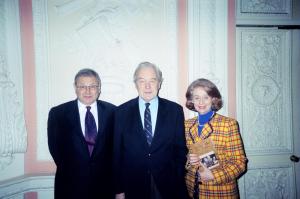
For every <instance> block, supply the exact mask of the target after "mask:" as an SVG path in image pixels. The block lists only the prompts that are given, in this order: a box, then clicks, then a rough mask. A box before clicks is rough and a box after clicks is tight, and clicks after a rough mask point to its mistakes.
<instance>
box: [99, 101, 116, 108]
mask: <svg viewBox="0 0 300 199" xmlns="http://www.w3.org/2000/svg"><path fill="white" fill-rule="evenodd" d="M97 103H99V104H100V105H103V106H104V107H107V108H109V109H115V108H116V105H114V104H112V103H110V102H107V101H103V100H98V102H97Z"/></svg>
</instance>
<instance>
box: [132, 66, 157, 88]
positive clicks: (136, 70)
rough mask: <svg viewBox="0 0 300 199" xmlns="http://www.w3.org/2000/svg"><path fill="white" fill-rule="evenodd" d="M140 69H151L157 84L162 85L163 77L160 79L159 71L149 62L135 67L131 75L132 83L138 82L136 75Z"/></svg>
mask: <svg viewBox="0 0 300 199" xmlns="http://www.w3.org/2000/svg"><path fill="white" fill-rule="evenodd" d="M142 68H153V69H154V71H155V74H156V78H157V81H158V83H159V84H161V83H162V81H163V77H162V72H161V70H160V69H159V68H158V67H157V66H156V65H155V64H153V63H151V62H142V63H140V64H139V65H138V66H137V68H136V69H135V71H134V74H133V81H134V83H136V81H137V80H138V73H139V71H140V70H141V69H142Z"/></svg>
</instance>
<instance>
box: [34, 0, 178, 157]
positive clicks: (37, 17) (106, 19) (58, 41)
mask: <svg viewBox="0 0 300 199" xmlns="http://www.w3.org/2000/svg"><path fill="white" fill-rule="evenodd" d="M33 16H34V17H33V18H34V37H35V55H36V78H37V81H36V85H37V109H38V116H37V118H38V150H37V151H38V158H39V159H40V160H48V159H51V158H50V156H49V153H48V149H47V142H46V141H47V138H46V126H47V115H48V111H49V109H50V107H51V106H54V105H57V104H60V103H63V102H65V101H69V100H73V99H75V98H76V96H75V93H74V88H73V81H74V80H73V79H74V76H75V74H76V72H77V71H78V70H79V69H81V68H85V67H90V68H93V69H95V70H96V71H97V72H99V75H100V78H101V80H102V88H101V89H102V92H101V96H100V99H103V100H107V101H110V102H112V103H114V104H116V105H119V104H121V103H123V102H125V101H126V100H128V99H130V98H133V97H136V96H137V93H136V90H135V87H134V83H133V72H134V69H135V68H136V66H137V65H138V64H139V63H140V62H143V61H150V62H153V63H155V64H157V65H158V66H159V67H160V68H161V70H162V72H163V76H164V82H163V85H162V89H161V91H160V96H162V97H166V98H169V99H171V100H174V101H177V100H178V95H177V88H178V87H177V84H178V81H177V76H178V74H177V35H176V34H177V33H176V32H177V1H176V0H154V1H153V0H151V1H150V0H145V1H140V0H132V1H119V0H116V1H107V0H96V1H95V0H87V1H78V0H71V1H70V0H63V1H61V0H50V1H46V0H39V1H37V0H33Z"/></svg>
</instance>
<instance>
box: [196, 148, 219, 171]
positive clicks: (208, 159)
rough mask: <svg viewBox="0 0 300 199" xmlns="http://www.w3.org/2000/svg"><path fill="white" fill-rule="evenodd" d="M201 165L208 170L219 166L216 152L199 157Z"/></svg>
mask: <svg viewBox="0 0 300 199" xmlns="http://www.w3.org/2000/svg"><path fill="white" fill-rule="evenodd" d="M199 157H200V161H201V163H202V164H203V165H204V166H206V167H207V168H208V169H213V168H215V167H217V166H219V161H218V159H217V156H216V154H215V152H214V151H210V152H208V153H205V154H202V155H200V156H199Z"/></svg>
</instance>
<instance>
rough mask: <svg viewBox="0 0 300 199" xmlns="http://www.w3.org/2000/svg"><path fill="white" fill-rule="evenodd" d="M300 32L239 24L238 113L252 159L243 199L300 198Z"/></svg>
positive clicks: (243, 180)
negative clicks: (298, 158) (298, 161)
mask: <svg viewBox="0 0 300 199" xmlns="http://www.w3.org/2000/svg"><path fill="white" fill-rule="evenodd" d="M299 35H300V34H299V31H298V30H279V29H277V28H237V40H236V43H237V48H236V52H237V55H236V57H237V102H238V106H237V110H238V111H237V112H238V120H239V122H240V128H241V133H242V136H243V141H244V146H245V150H246V153H247V156H248V159H249V162H248V171H247V173H246V174H245V175H244V176H243V177H242V178H241V179H240V180H239V187H240V192H241V198H270V199H274V198H275V199H276V198H299V197H300V196H299V190H298V195H297V189H299V187H300V186H299V170H300V169H299V164H300V163H295V162H293V161H291V160H290V157H291V156H292V155H296V156H299V155H300V149H299V148H300V147H299V137H300V135H299V133H300V130H299V129H300V128H299V124H297V123H299V121H300V119H299V118H300V117H299V115H300V113H299V112H300V106H299V105H298V104H297V102H299V99H300V95H299V92H300V90H299V87H298V85H300V78H299V74H300V69H299V68H300V67H299V66H300V61H299V45H300V42H299V41H300V40H299ZM297 183H298V184H297ZM297 196H298V197H297Z"/></svg>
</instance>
